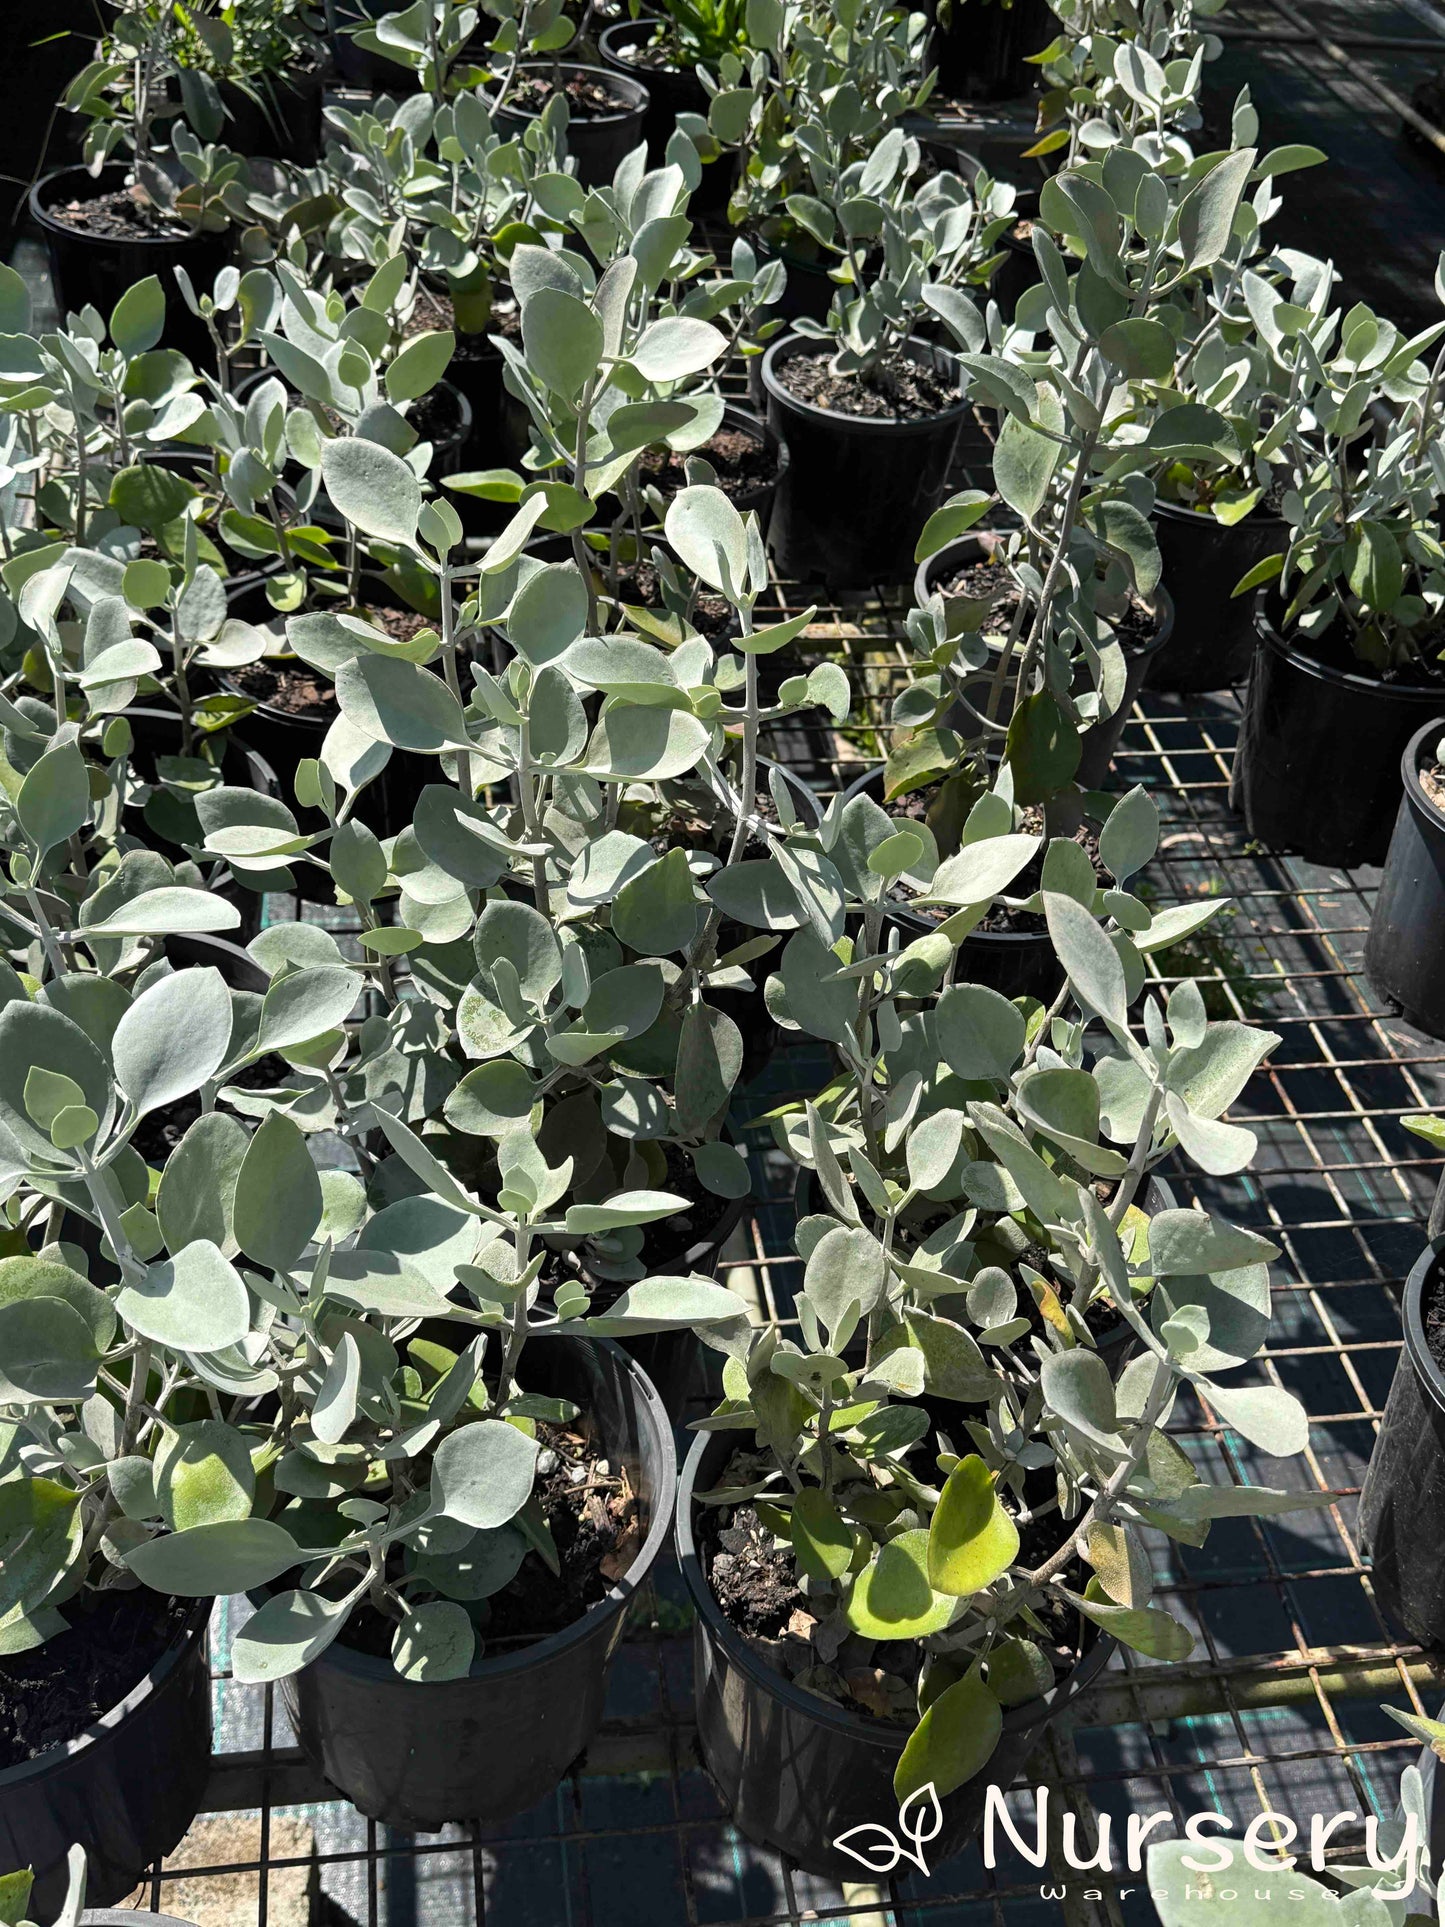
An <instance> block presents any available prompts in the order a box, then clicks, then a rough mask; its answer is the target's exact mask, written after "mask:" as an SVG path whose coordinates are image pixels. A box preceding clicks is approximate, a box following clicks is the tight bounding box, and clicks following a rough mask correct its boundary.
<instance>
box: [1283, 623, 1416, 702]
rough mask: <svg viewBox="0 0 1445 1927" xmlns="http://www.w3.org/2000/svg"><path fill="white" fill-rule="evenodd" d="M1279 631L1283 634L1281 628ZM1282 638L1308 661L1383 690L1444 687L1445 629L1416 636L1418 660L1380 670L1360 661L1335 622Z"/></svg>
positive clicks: (1343, 631)
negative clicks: (1311, 632)
mask: <svg viewBox="0 0 1445 1927" xmlns="http://www.w3.org/2000/svg"><path fill="white" fill-rule="evenodd" d="M1268 613H1269V617H1270V620H1271V621H1274V618H1275V617H1276V616H1277V615H1278V614H1279V609H1278V605H1276V606H1274V607H1273V608H1270V609H1269V611H1268ZM1276 628H1277V629H1278V625H1277V624H1276ZM1279 633H1281V634H1283V631H1279ZM1284 640H1285V642H1286V643H1287V644H1288V645H1289V647H1290V648H1291V649H1292V650H1293V651H1294V652H1295V654H1296V655H1298V656H1303V657H1304V658H1305V659H1306V660H1307V661H1309V662H1318V663H1322V664H1323V665H1324V666H1325V667H1326V668H1327V669H1337V670H1342V671H1343V672H1344V673H1345V674H1346V675H1350V676H1361V677H1363V678H1364V680H1365V681H1366V682H1377V683H1379V684H1380V686H1381V687H1382V688H1383V689H1400V688H1418V689H1430V688H1438V689H1442V690H1445V661H1441V660H1439V658H1440V654H1441V651H1442V650H1445V632H1442V631H1441V630H1439V629H1435V630H1429V631H1427V632H1426V633H1425V634H1424V635H1419V634H1417V635H1416V637H1415V641H1416V646H1417V648H1418V649H1419V651H1420V659H1419V661H1417V662H1406V663H1401V664H1399V665H1397V666H1395V667H1392V668H1389V669H1383V670H1382V669H1378V668H1376V666H1375V665H1374V663H1371V662H1364V661H1362V660H1361V658H1360V657H1359V656H1357V655H1356V654H1355V652H1354V650H1353V649H1352V648H1351V647H1350V643H1349V637H1348V635H1347V634H1346V632H1345V630H1344V628H1343V626H1342V625H1341V624H1339V623H1335V624H1333V625H1332V626H1331V627H1330V628H1328V629H1326V631H1325V632H1324V634H1323V635H1322V636H1313V637H1310V638H1308V639H1306V638H1305V637H1304V636H1301V635H1298V634H1295V633H1291V634H1288V635H1285V636H1284Z"/></svg>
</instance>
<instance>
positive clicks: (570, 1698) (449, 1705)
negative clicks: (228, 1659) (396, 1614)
mask: <svg viewBox="0 0 1445 1927" xmlns="http://www.w3.org/2000/svg"><path fill="white" fill-rule="evenodd" d="M526 1367H527V1375H528V1376H527V1382H528V1386H529V1388H530V1389H532V1390H535V1391H538V1392H548V1393H555V1394H561V1395H562V1396H564V1397H568V1398H572V1399H575V1400H576V1401H577V1403H578V1404H580V1405H581V1406H582V1407H583V1409H584V1411H587V1412H590V1413H591V1415H592V1416H593V1418H594V1419H595V1420H596V1422H597V1425H598V1428H599V1430H600V1433H601V1436H602V1439H603V1442H604V1444H605V1446H606V1450H607V1457H608V1460H609V1462H610V1463H611V1464H613V1465H614V1466H615V1465H624V1466H626V1468H627V1472H628V1476H629V1478H630V1479H631V1481H632V1485H633V1489H634V1491H635V1492H636V1494H637V1499H638V1506H639V1510H640V1513H641V1521H642V1526H643V1530H644V1532H645V1534H646V1537H645V1539H644V1542H643V1546H642V1549H641V1551H640V1552H639V1553H638V1555H637V1558H636V1559H635V1560H634V1561H633V1563H632V1565H631V1566H630V1567H629V1568H628V1570H627V1572H626V1574H625V1575H624V1576H623V1577H622V1578H621V1579H620V1580H618V1581H617V1583H616V1584H615V1585H614V1586H613V1587H612V1589H611V1591H610V1592H609V1593H608V1594H607V1597H606V1598H605V1599H603V1600H599V1601H598V1603H597V1604H596V1605H595V1606H593V1607H592V1608H591V1609H590V1611H588V1612H587V1613H585V1614H584V1615H583V1617H582V1618H581V1619H579V1620H578V1621H577V1622H576V1623H575V1624H574V1625H571V1626H568V1627H566V1628H565V1629H564V1630H563V1631H562V1632H560V1633H553V1634H552V1635H551V1636H550V1637H549V1638H547V1639H541V1640H538V1642H537V1643H536V1645H534V1646H526V1647H523V1648H521V1649H520V1650H519V1651H516V1652H503V1653H496V1654H492V1653H484V1654H483V1655H482V1656H481V1657H480V1658H479V1659H476V1660H474V1661H473V1663H472V1669H471V1672H470V1673H469V1674H468V1676H467V1677H466V1678H465V1679H453V1680H447V1681H445V1682H438V1683H436V1684H434V1685H430V1686H428V1685H424V1684H417V1683H416V1682H414V1681H410V1680H404V1679H402V1678H400V1677H399V1676H398V1674H397V1673H396V1672H395V1671H394V1670H393V1668H392V1665H391V1662H390V1660H389V1659H379V1658H374V1657H373V1656H372V1655H370V1654H368V1653H361V1652H357V1651H355V1650H353V1649H352V1648H350V1647H347V1646H344V1645H342V1644H340V1643H339V1642H338V1643H337V1644H336V1645H333V1646H331V1647H329V1648H328V1649H327V1651H326V1652H325V1653H323V1654H322V1655H321V1657H320V1658H319V1659H317V1660H315V1661H313V1663H312V1664H311V1665H310V1666H308V1667H306V1668H305V1670H304V1671H303V1672H301V1673H298V1674H296V1675H294V1676H293V1677H292V1678H290V1679H288V1680H285V1681H283V1682H282V1685H281V1696H282V1699H283V1700H284V1702H285V1706H286V1712H287V1715H288V1717H289V1718H290V1720H291V1723H292V1725H293V1726H294V1728H295V1730H296V1737H297V1739H298V1740H299V1741H300V1744H301V1747H302V1749H303V1751H304V1752H305V1754H306V1757H307V1758H308V1759H309V1760H310V1761H311V1763H312V1765H313V1766H315V1767H317V1768H318V1769H319V1770H320V1771H321V1772H322V1773H324V1774H325V1775H326V1777H327V1779H328V1780H330V1781H331V1783H332V1785H333V1786H335V1787H337V1788H338V1789H339V1790H340V1791H341V1792H342V1793H343V1794H345V1796H346V1797H347V1799H348V1800H350V1801H351V1802H352V1804H353V1805H354V1806H356V1807H358V1808H359V1809H360V1811H361V1812H362V1813H364V1814H365V1815H366V1817H367V1818H368V1819H370V1820H378V1821H381V1822H383V1823H385V1824H386V1825H388V1826H395V1827H403V1828H407V1829H409V1830H416V1831H420V1832H423V1833H434V1832H436V1831H438V1830H439V1829H440V1828H441V1827H442V1826H444V1825H445V1824H446V1823H447V1822H448V1821H451V1820H474V1819H485V1820H503V1819H506V1818H508V1817H509V1816H510V1815H512V1814H514V1813H522V1812H524V1811H525V1810H526V1809H527V1808H528V1807H530V1806H533V1805H535V1804H536V1802H537V1801H538V1800H540V1799H542V1798H543V1796H544V1795H545V1794H547V1793H549V1792H550V1791H551V1789H552V1788H553V1787H554V1786H556V1784H557V1782H558V1781H559V1780H560V1779H561V1778H562V1775H563V1774H564V1773H565V1772H566V1771H567V1769H568V1767H569V1766H571V1764H572V1762H573V1761H574V1760H575V1759H576V1758H577V1757H578V1755H579V1754H580V1753H581V1752H582V1750H583V1749H584V1747H586V1745H587V1743H588V1742H589V1740H590V1739H591V1738H592V1735H593V1734H594V1733H595V1732H596V1730H597V1727H598V1724H599V1722H600V1721H601V1718H602V1704H603V1697H604V1694H605V1691H606V1685H607V1668H608V1662H609V1660H610V1659H611V1657H612V1653H613V1651H614V1649H615V1647H616V1645H617V1643H618V1641H619V1639H620V1638H621V1637H622V1626H623V1621H624V1619H625V1617H626V1614H627V1608H628V1606H629V1604H630V1603H631V1601H632V1599H633V1597H634V1595H635V1594H636V1592H637V1590H638V1588H639V1586H640V1585H641V1584H642V1582H643V1580H644V1579H645V1578H646V1576H647V1574H648V1571H649V1570H650V1568H651V1567H652V1565H653V1563H654V1561H655V1560H656V1558H657V1556H658V1554H659V1553H660V1552H661V1550H662V1547H663V1542H664V1540H665V1539H666V1536H667V1527H668V1521H669V1518H670V1516H671V1512H672V1502H673V1494H674V1487H675V1481H676V1475H677V1460H676V1456H675V1453H674V1451H673V1443H672V1428H671V1426H670V1425H669V1424H668V1421H667V1414H666V1412H665V1411H664V1410H663V1406H662V1401H661V1399H660V1398H659V1397H658V1396H657V1393H656V1391H655V1390H654V1389H653V1387H652V1386H651V1385H650V1384H649V1383H648V1380H647V1377H646V1375H645V1374H644V1373H643V1372H642V1370H641V1369H640V1368H639V1367H638V1365H637V1364H636V1363H635V1362H634V1361H633V1360H631V1359H630V1358H628V1356H627V1354H626V1353H625V1352H624V1351H622V1349H621V1348H620V1347H619V1346H617V1345H614V1344H611V1343H609V1342H608V1341H607V1340H605V1339H602V1340H597V1339H585V1338H578V1337H573V1336H571V1335H570V1334H566V1333H562V1332H554V1331H545V1330H543V1331H539V1332H537V1333H535V1334H534V1335H533V1336H532V1338H531V1339H530V1340H529V1341H528V1345H527V1354H526ZM267 1596H268V1594H267V1593H266V1592H264V1591H263V1592H256V1593H253V1594H252V1595H251V1597H252V1599H253V1601H254V1602H255V1603H256V1604H257V1605H260V1604H261V1603H262V1602H263V1601H264V1600H265V1598H266V1597H267Z"/></svg>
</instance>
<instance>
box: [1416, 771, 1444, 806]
mask: <svg viewBox="0 0 1445 1927" xmlns="http://www.w3.org/2000/svg"><path fill="white" fill-rule="evenodd" d="M1420 787H1421V789H1422V790H1424V792H1425V794H1426V795H1427V796H1428V797H1429V799H1430V801H1431V802H1432V803H1433V804H1434V805H1435V807H1436V809H1437V810H1445V764H1439V763H1437V764H1436V765H1435V766H1434V767H1433V768H1431V767H1429V766H1428V765H1427V766H1426V767H1425V768H1424V769H1422V770H1421V772H1420Z"/></svg>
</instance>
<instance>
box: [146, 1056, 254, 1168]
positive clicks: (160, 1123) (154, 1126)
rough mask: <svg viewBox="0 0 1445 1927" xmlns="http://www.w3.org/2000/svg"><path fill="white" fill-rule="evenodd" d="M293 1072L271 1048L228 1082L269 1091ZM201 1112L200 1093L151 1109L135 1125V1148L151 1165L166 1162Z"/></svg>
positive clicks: (246, 1087) (247, 1088)
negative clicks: (159, 1109)
mask: <svg viewBox="0 0 1445 1927" xmlns="http://www.w3.org/2000/svg"><path fill="white" fill-rule="evenodd" d="M290 1075H291V1066H290V1065H289V1064H288V1063H287V1062H286V1060H285V1058H284V1057H278V1056H277V1055H276V1054H275V1052H274V1051H269V1052H268V1053H267V1054H266V1056H265V1057H258V1058H257V1059H256V1062H255V1063H254V1064H247V1065H246V1066H245V1068H244V1069H242V1070H239V1071H237V1073H236V1075H235V1076H234V1077H233V1078H230V1079H229V1080H228V1081H229V1082H230V1083H232V1084H236V1085H239V1087H240V1088H241V1089H242V1090H243V1091H269V1090H273V1089H275V1087H276V1086H277V1085H278V1084H281V1083H283V1082H284V1081H285V1079H286V1078H288V1077H289V1076H290ZM200 1115H201V1100H200V1096H199V1094H193V1095H191V1096H188V1097H182V1098H178V1099H177V1100H176V1102H175V1103H174V1104H172V1105H170V1106H169V1107H168V1109H166V1110H164V1111H148V1112H147V1113H146V1115H145V1116H144V1117H143V1118H142V1119H141V1121H140V1123H139V1124H138V1125H137V1126H136V1128H135V1133H134V1135H133V1136H132V1138H131V1145H132V1148H133V1149H135V1150H137V1151H139V1152H140V1154H141V1156H142V1157H143V1158H144V1159H145V1161H146V1163H147V1164H150V1165H156V1166H159V1165H161V1164H164V1163H165V1161H166V1159H167V1158H168V1157H169V1156H170V1154H171V1152H172V1151H174V1150H175V1148H176V1146H177V1145H178V1144H179V1143H180V1141H181V1139H182V1138H183V1137H184V1136H185V1134H186V1132H187V1131H189V1130H190V1128H191V1126H192V1125H193V1124H194V1123H195V1121H196V1119H197V1118H198V1117H199V1116H200Z"/></svg>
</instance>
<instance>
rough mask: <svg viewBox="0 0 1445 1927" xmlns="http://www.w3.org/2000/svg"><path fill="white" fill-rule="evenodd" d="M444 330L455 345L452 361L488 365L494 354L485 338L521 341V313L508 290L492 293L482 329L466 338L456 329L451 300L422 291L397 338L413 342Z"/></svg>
mask: <svg viewBox="0 0 1445 1927" xmlns="http://www.w3.org/2000/svg"><path fill="white" fill-rule="evenodd" d="M448 328H450V329H451V330H452V331H453V333H454V334H455V335H456V341H457V345H456V347H455V348H454V349H453V350H452V360H453V361H488V360H490V359H491V358H492V357H493V356H494V355H495V354H496V349H495V348H493V347H492V345H491V343H490V342H489V341H488V339H487V337H488V336H489V335H505V336H506V337H507V339H508V340H509V341H520V340H521V339H522V315H521V310H520V309H519V308H518V306H517V304H516V302H515V301H513V300H512V299H511V293H510V290H508V289H505V288H503V289H497V290H494V291H493V295H492V312H491V313H490V314H489V315H488V316H487V325H486V327H485V328H482V329H480V330H478V332H477V333H476V334H467V333H465V332H463V331H462V330H461V329H459V328H458V327H457V315H456V309H455V307H454V306H453V304H452V298H451V296H450V295H449V294H439V293H438V292H437V290H436V289H435V288H423V289H422V290H421V291H420V292H419V293H418V295H417V299H416V306H415V307H414V308H413V309H412V311H411V313H410V314H409V315H408V316H407V318H406V320H405V321H404V322H403V323H402V324H401V338H402V340H403V341H414V340H415V339H416V337H417V336H418V335H429V334H437V333H440V332H444V331H445V330H446V329H448Z"/></svg>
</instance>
